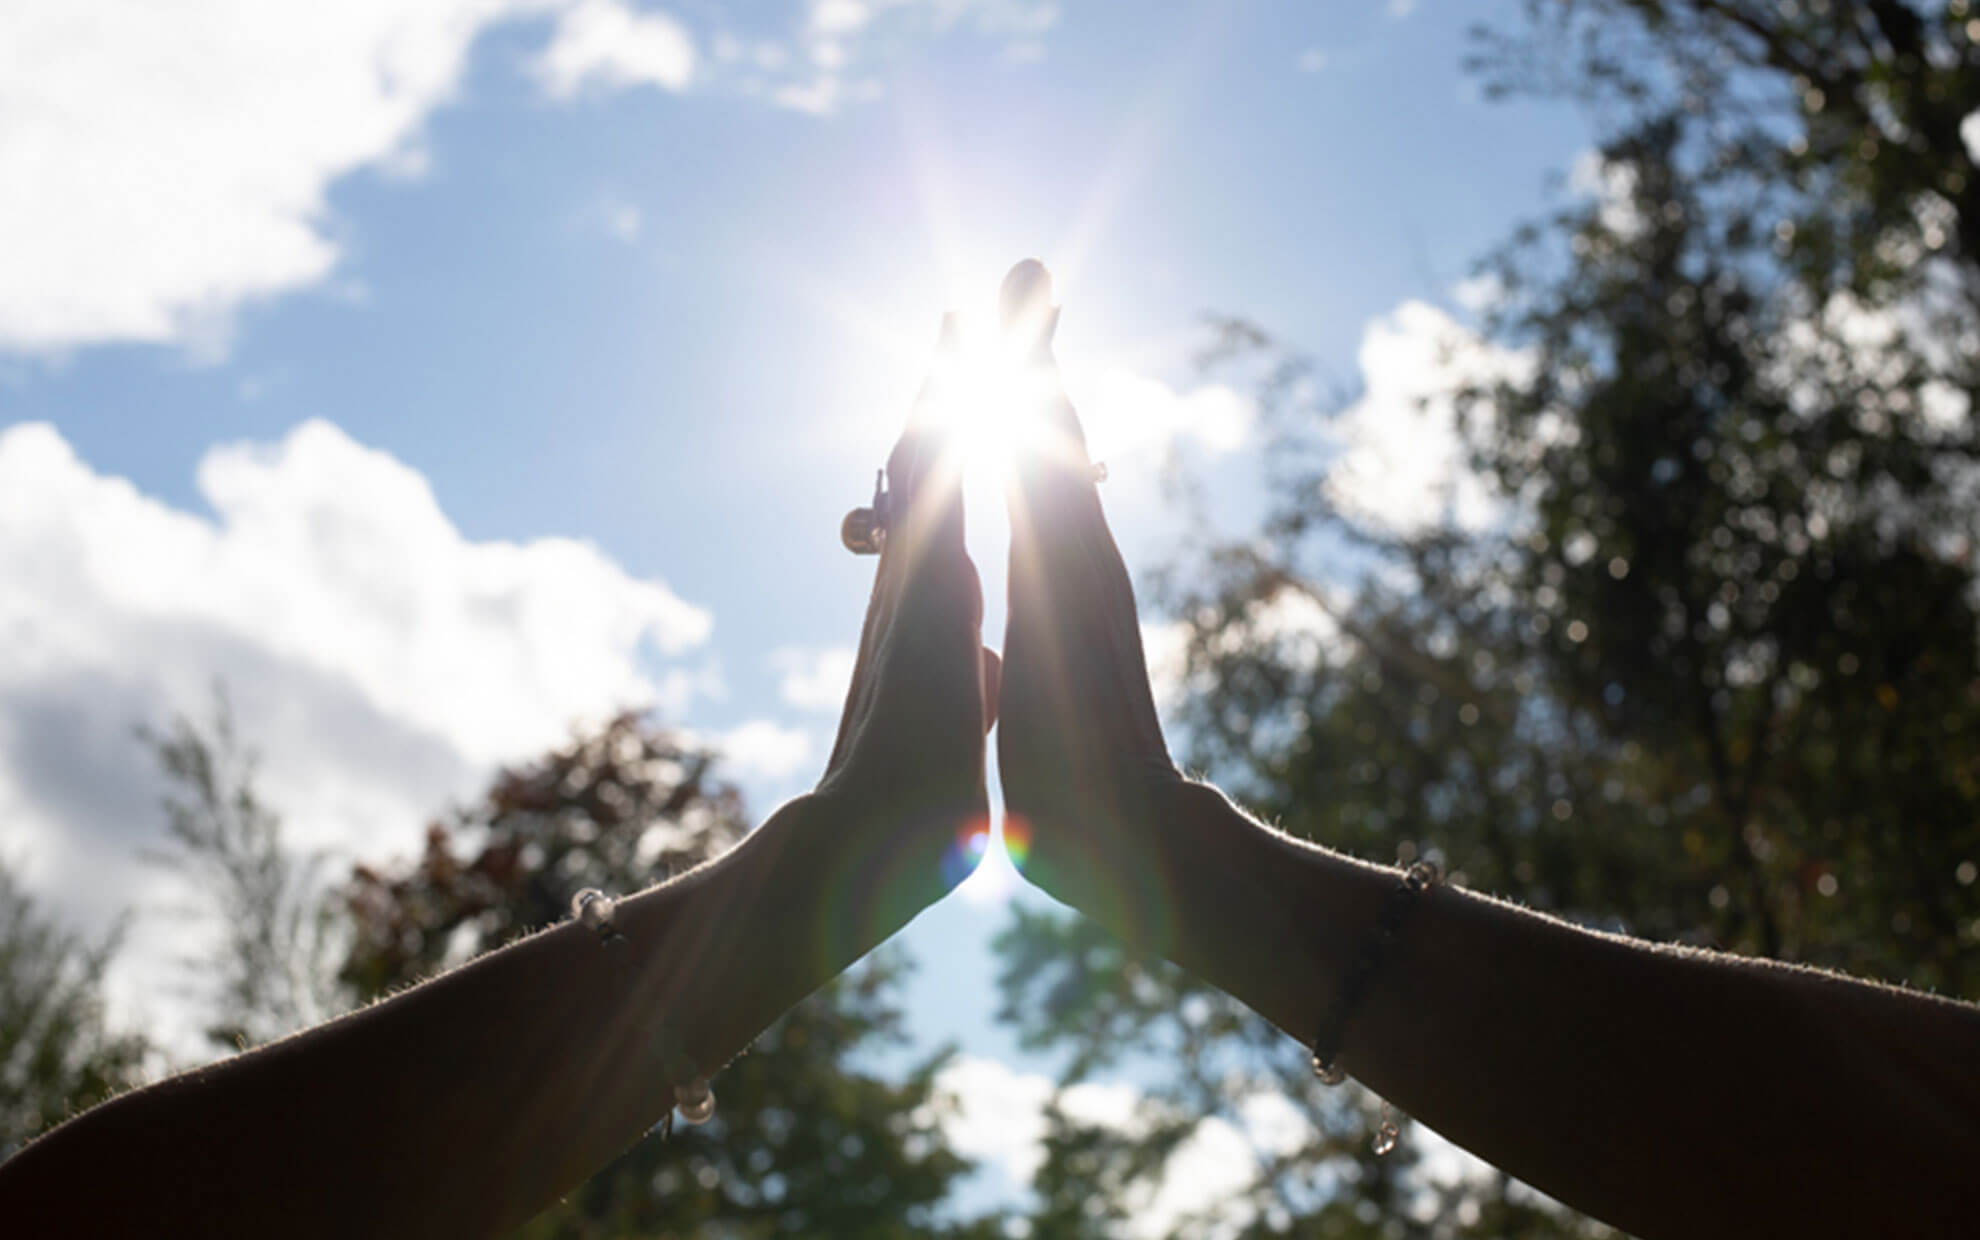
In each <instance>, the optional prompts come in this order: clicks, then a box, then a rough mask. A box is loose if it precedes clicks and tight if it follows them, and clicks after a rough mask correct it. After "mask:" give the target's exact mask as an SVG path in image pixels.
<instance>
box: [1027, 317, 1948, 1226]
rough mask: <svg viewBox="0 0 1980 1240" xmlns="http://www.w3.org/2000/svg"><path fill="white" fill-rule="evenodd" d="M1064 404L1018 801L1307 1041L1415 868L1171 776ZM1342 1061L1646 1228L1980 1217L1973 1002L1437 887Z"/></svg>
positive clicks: (1082, 896)
mask: <svg viewBox="0 0 1980 1240" xmlns="http://www.w3.org/2000/svg"><path fill="white" fill-rule="evenodd" d="M1047 331H1048V333H1049V326H1048V328H1047ZM1039 355H1040V365H1041V367H1042V368H1043V369H1044V370H1045V372H1046V374H1047V375H1048V376H1049V375H1050V372H1051V368H1052V363H1051V360H1050V354H1049V348H1043V347H1041V349H1040V352H1039ZM1041 416H1042V417H1043V418H1044V419H1045V421H1046V422H1047V423H1048V424H1049V426H1050V427H1051V429H1052V431H1053V432H1055V433H1053V434H1050V435H1048V436H1047V437H1046V439H1045V444H1046V446H1045V447H1043V448H1041V449H1037V450H1034V451H1033V453H1032V454H1031V455H1030V456H1029V458H1028V459H1027V460H1026V461H1025V462H1024V463H1023V464H1022V467H1021V468H1020V470H1019V473H1018V485H1017V487H1016V488H1015V489H1014V490H1013V492H1012V498H1011V564H1010V594H1011V597H1010V618H1009V625H1008V629H1007V632H1006V636H1005V646H1004V654H1005V660H1006V663H1005V673H1004V690H1003V721H1004V722H1003V727H1002V728H1001V729H1000V730H999V741H998V746H999V755H1000V758H1001V766H1002V774H1003V781H1004V793H1005V803H1006V806H1007V809H1008V812H1010V813H1012V814H1014V815H1021V816H1023V817H1025V818H1027V819H1029V820H1030V822H1031V824H1032V827H1033V835H1032V847H1031V856H1030V860H1029V864H1028V866H1027V868H1026V870H1025V874H1026V877H1027V878H1029V879H1030V880H1031V881H1033V882H1035V883H1037V884H1038V885H1039V886H1041V887H1043V888H1044V889H1045V890H1046V891H1048V892H1050V893H1051V894H1053V895H1054V896H1056V897H1058V898H1059V899H1060V900H1062V901H1064V902H1066V903H1067V904H1070V905H1072V906H1073V907H1075V908H1078V909H1080V910H1081V911H1083V912H1085V913H1087V914H1088V915H1089V916H1091V917H1093V918H1094V919H1095V920H1097V921H1099V922H1100V923H1101V924H1102V925H1104V926H1106V927H1107V928H1109V929H1110V930H1112V931H1114V932H1115V933H1116V934H1119V935H1120V936H1122V937H1123V938H1125V939H1127V940H1128V941H1129V942H1131V943H1134V944H1136V945H1138V946H1141V947H1144V948H1148V949H1150V950H1154V951H1157V952H1159V953H1161V954H1163V955H1165V956H1167V957H1168V958H1170V959H1172V960H1174V961H1176V962H1177V963H1179V964H1181V965H1183V966H1184V967H1187V968H1189V969H1192V970H1194V971H1196V972H1198V973H1199V974H1201V975H1202V976H1204V977H1206V978H1208V979H1209V980H1210V981H1212V982H1214V983H1216V984H1217V985H1219V986H1221V987H1222V988H1224V989H1225V990H1227V991H1229V992H1230V993H1231V994H1233V995H1235V996H1237V997H1238V998H1239V999H1241V1000H1243V1001H1244V1002H1246V1003H1248V1004H1250V1005H1251V1006H1252V1007H1253V1008H1255V1009H1256V1010H1258V1011H1259V1012H1260V1013H1262V1014H1263V1015H1264V1016H1266V1017H1267V1018H1268V1019H1270V1020H1272V1021H1273V1022H1274V1023H1276V1024H1277V1025H1278V1026H1279V1027H1280V1028H1282V1029H1284V1030H1286V1031H1287V1032H1288V1033H1290V1034H1292V1035H1293V1036H1295V1037H1297V1038H1299V1039H1300V1040H1301V1041H1302V1042H1305V1041H1308V1040H1309V1039H1311V1038H1312V1037H1313V1036H1314V1035H1315V1033H1316V1032H1317V1031H1318V1030H1319V1028H1320V1025H1321V1022H1322V1021H1323V1020H1324V1019H1326V1018H1327V1014H1328V1012H1329V1011H1330V1009H1331V1006H1332V1005H1333V1004H1334V1003H1335V1001H1336V999H1337V996H1338V995H1339V992H1340V989H1341V977H1342V973H1343V971H1344V967H1345V965H1346V963H1347V962H1348V961H1349V960H1351V959H1352V958H1353V956H1354V954H1355V953H1356V952H1357V951H1358V949H1359V947H1360V945H1361V943H1362V940H1363V938H1364V936H1366V935H1367V934H1368V933H1369V932H1370V930H1371V928H1372V927H1374V926H1375V925H1376V922H1377V920H1378V917H1379V909H1380V906H1381V904H1382V902H1383V900H1384V897H1385V895H1386V893H1387V892H1388V891H1389V890H1390V889H1391V888H1392V887H1393V886H1394V885H1395V884H1396V882H1397V881H1398V875H1397V874H1396V872H1395V871H1392V870H1385V869H1380V868H1377V867H1373V866H1368V865H1364V864H1362V863H1360V862H1357V861H1353V860H1350V859H1348V858H1345V857H1342V856H1340V855H1338V854H1334V853H1330V852H1327V851H1325V850H1324V849H1320V848H1316V847H1313V846H1310V845H1307V844H1303V843H1300V842H1298V841H1295V840H1292V839H1290V838H1288V837H1286V836H1284V835H1282V834H1280V833H1279V832H1276V831H1273V830H1271V829H1270V828H1267V827H1264V826H1261V825H1260V824H1258V823H1256V822H1255V821H1253V820H1251V819H1250V818H1248V817H1247V816H1246V815H1244V814H1242V813H1241V812H1239V811H1238V810H1237V809H1236V808H1235V807H1233V806H1232V805H1231V803H1230V802H1229V801H1227V800H1226V799H1225V798H1224V797H1223V795H1222V794H1221V793H1219V792H1217V791H1216V790H1215V789H1212V788H1208V787H1206V786H1204V785H1201V784H1195V783H1190V782H1188V781H1186V780H1184V778H1183V777H1182V775H1181V774H1180V773H1178V772H1177V770H1176V768H1175V765H1174V763H1173V762H1172V761H1171V760H1170V758H1169V754H1168V750H1167V747H1166V744H1165V742H1164V740H1163V738H1162V733H1161V726H1160V723H1159V721H1158V719H1157V717H1156V712H1155V707H1154V702H1153V699H1152V696H1151V694H1150V692H1149V687H1148V680H1147V671H1146V664H1145V662H1144V659H1143V654H1142V649H1141V640H1140V632H1139V626H1138V622H1137V617H1136V612H1135V605H1134V594H1133V590H1132V587H1131V586H1130V583H1129V580H1128V574H1127V570H1126V567H1125V566H1124V565H1123V563H1122V561H1121V557H1120V553H1119V551H1118V550H1117V549H1116V547H1115V545H1114V540H1113V537H1112V534H1111V533H1110V532H1109V530H1108V528H1107V522H1106V518H1105V516H1104V514H1103V513H1102V512H1101V507H1100V501H1099V497H1098V494H1097V492H1096V490H1095V488H1094V484H1093V481H1092V477H1091V472H1090V467H1089V465H1088V463H1087V457H1086V451H1085V444H1084V440H1083V437H1082V435H1081V431H1080V428H1079V423H1078V419H1077V418H1076V417H1075V415H1074V413H1073V410H1072V407H1071V405H1070V403H1068V402H1067V401H1066V400H1065V398H1064V397H1063V395H1062V394H1061V395H1057V396H1055V397H1054V398H1053V399H1052V400H1051V401H1050V402H1048V405H1047V407H1046V408H1045V409H1044V410H1043V412H1042V414H1041ZM1341 1063H1342V1066H1344V1067H1345V1068H1346V1069H1347V1070H1348V1071H1349V1072H1351V1073H1352V1074H1353V1075H1355V1076H1356V1077H1358V1078H1359V1079H1360V1080H1362V1081H1364V1082H1365V1083H1366V1084H1368V1085H1369V1086H1370V1087H1371V1088H1373V1089H1375V1090H1376V1091H1377V1092H1379V1093H1381V1094H1383V1095H1384V1096H1386V1097H1389V1098H1391V1099H1393V1100H1394V1101H1395V1102H1396V1103H1397V1104H1398V1105H1399V1106H1401V1107H1403V1108H1404V1109H1405V1110H1406V1111H1408V1112H1410V1113H1412V1114H1414V1115H1416V1116H1418V1117H1420V1118H1421V1119H1422V1120H1423V1121H1424V1122H1426V1123H1428V1124H1430V1125H1431V1126H1432V1127H1434V1128H1436V1129H1438V1130H1439V1131H1441V1132H1443V1133H1444V1134H1446V1135H1447V1136H1449V1137H1450V1138H1451V1139H1453V1140H1455V1141H1457V1142H1458V1143H1460V1144H1462V1145H1464V1146H1465V1147H1466V1148H1468V1149H1470V1150H1472V1151H1473V1152H1475V1153H1477V1154H1479V1155H1480V1156H1482V1157H1484V1158H1486V1159H1489V1160H1490V1161H1492V1162H1494V1163H1496V1164H1498V1165H1499V1166H1501V1167H1503V1168H1505V1169H1506V1170H1508V1171H1510V1172H1512V1173H1513V1174H1515V1175H1518V1176H1520V1177H1521V1178H1523V1179H1525V1180H1527V1181H1529V1182H1530V1183H1532V1184H1534V1185H1536V1186H1538V1187H1539V1188H1541V1189H1543V1190H1545V1191H1547V1192H1549V1193H1551V1194H1553V1195H1554V1196H1556V1197H1558V1198H1560V1199H1561V1200H1563V1201H1565V1202H1567V1203H1568V1204H1570V1205H1572V1206H1575V1207H1577V1208H1579V1209H1581V1210H1584V1211H1587V1212H1588V1213H1591V1214H1594V1215H1596V1216H1598V1217H1601V1218H1604V1219H1607V1220H1609V1221H1611V1222H1613V1223H1616V1224H1618V1225H1620V1226H1623V1227H1626V1228H1629V1229H1631V1230H1633V1231H1637V1232H1640V1233H1643V1234H1646V1235H1651V1236H1687V1237H1688V1236H1700V1235H1728V1236H1753V1235H1777V1234H1789V1233H1792V1234H1812V1235H1848V1236H1861V1235H1896V1234H1902V1235H1924V1234H1955V1233H1963V1234H1971V1231H1972V1228H1973V1226H1974V1220H1975V1219H1977V1218H1980V1177H1976V1176H1975V1175H1974V1174H1973V1171H1972V1169H1973V1168H1974V1167H1976V1166H1980V1009H1975V1008H1973V1007H1970V1006H1966V1005H1963V1004H1957V1003H1951V1002H1946V1001H1942V1000H1937V999H1933V998H1929V997H1926V996H1921V995H1915V994H1910V993H1906V992H1903V991H1898V990H1893V989H1890V988H1887V987H1882V986H1876V985H1871V984H1868V983H1863V982H1858V981H1854V980H1851V979H1848V978H1844V977H1838V976H1834V975H1830V974H1824V973H1818V972H1815V971H1812V970H1807V969H1798V968H1790V967H1785V966H1780V965H1774V964H1769V963H1766V962H1759V961H1751V960H1741V959H1737V958H1733V957H1728V956H1722V955H1714V954H1709V953H1703V952H1687V951H1678V950H1673V949H1666V948H1659V947H1654V946H1651V945H1648V944H1645V943H1641V942H1635V941H1632V940H1628V939H1624V938H1619V937H1616V936H1612V935H1603V934H1595V933H1590V932H1588V931H1584V930H1580V929H1577V928H1575V927H1572V926H1569V925H1567V924H1565V923H1563V922H1560V921H1556V920H1554V919H1551V918H1547V917H1542V916H1538V915H1535V914H1533V913H1530V912H1527V911H1525V910H1522V909H1520V908H1517V907H1515V906H1513V905H1510V904H1506V903H1503V902H1500V901H1495V900H1491V899H1486V898H1483V897H1480V896H1476V895H1472V894H1469V893H1467V892H1463V891H1457V890H1452V889H1450V888H1435V889H1433V890H1431V891H1430V892H1429V893H1428V894H1427V895H1426V896H1425V897H1423V898H1422V899H1421V900H1420V901H1419V903H1418V905H1417V907H1415V908H1414V909H1413V911H1412V912H1411V913H1410V915H1409V917H1408V920H1407V922H1406V924H1405V927H1404V931H1403V934H1402V936H1401V938H1400V939H1399V940H1398V942H1397V943H1396V944H1395V947H1394V949H1393V951H1392V952H1391V953H1390V955H1389V956H1388V958H1387V960H1386V963H1385V964H1384V965H1383V966H1382V967H1381V969H1380V972H1379V973H1378V975H1377V980H1376V983H1375V986H1374V989H1373V990H1372V991H1371V993H1370V995H1369V998H1368V1000H1367V1001H1366V1003H1365V1004H1364V1005H1363V1007H1362V1008H1361V1009H1360V1010H1359V1011H1358V1012H1357V1013H1355V1014H1354V1016H1353V1018H1352V1019H1351V1021H1350V1022H1349V1024H1348V1027H1347V1029H1346V1036H1345V1043H1344V1048H1343V1051H1342V1055H1341Z"/></svg>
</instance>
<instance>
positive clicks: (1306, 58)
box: [1297, 47, 1327, 73]
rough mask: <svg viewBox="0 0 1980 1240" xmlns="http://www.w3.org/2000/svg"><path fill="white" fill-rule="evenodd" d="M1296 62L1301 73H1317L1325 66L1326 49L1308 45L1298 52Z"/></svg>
mask: <svg viewBox="0 0 1980 1240" xmlns="http://www.w3.org/2000/svg"><path fill="white" fill-rule="evenodd" d="M1297 63H1298V65H1299V71H1300V72H1301V73H1318V72H1320V70H1322V69H1324V68H1326V67H1327V52H1326V49H1325V48H1319V47H1309V48H1307V49H1306V50H1305V51H1303V52H1301V53H1300V54H1299V60H1298V62H1297Z"/></svg>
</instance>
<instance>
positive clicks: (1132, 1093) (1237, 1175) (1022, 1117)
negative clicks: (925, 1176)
mask: <svg viewBox="0 0 1980 1240" xmlns="http://www.w3.org/2000/svg"><path fill="white" fill-rule="evenodd" d="M937 1088H938V1089H940V1090H941V1091H942V1092H943V1093H944V1094H946V1095H947V1096H948V1098H949V1099H950V1100H951V1101H952V1103H953V1109H952V1111H951V1113H950V1115H949V1117H948V1119H947V1121H946V1125H945V1127H946V1132H947V1135H948V1137H949V1140H950V1141H951V1142H952V1143H953V1144H954V1145H955V1147H956V1149H957V1150H958V1151H960V1152H961V1153H963V1154H965V1155H967V1156H969V1157H971V1158H975V1159H978V1160H981V1161H983V1162H985V1163H988V1164H991V1165H994V1166H996V1167H999V1168H1001V1169H1002V1170H1003V1172H1004V1173H1005V1174H1006V1175H1007V1176H1008V1177H1009V1179H1010V1182H1011V1184H1012V1185H1013V1186H1023V1185H1026V1184H1028V1183H1030V1181H1031V1177H1032V1175H1033V1173H1035V1172H1036V1171H1037V1170H1038V1167H1039V1165H1040V1164H1041V1163H1042V1162H1043V1161H1044V1157H1045V1150H1044V1140H1045V1135H1046V1120H1045V1108H1046V1106H1047V1105H1048V1104H1049V1103H1050V1102H1051V1101H1052V1100H1053V1097H1054V1090H1055V1086H1054V1085H1053V1082H1052V1081H1051V1080H1050V1079H1049V1078H1047V1077H1045V1076H1041V1075H1038V1074H1036V1073H1028V1072H1019V1071H1016V1070H1014V1069H1011V1068H1008V1067H1005V1066H1004V1065H1002V1064H1000V1063H996V1062H994V1061H991V1060H986V1059H978V1058H974V1057H971V1056H961V1057H959V1058H957V1059H956V1060H954V1061H953V1062H951V1063H950V1064H949V1065H948V1066H947V1067H945V1068H944V1069H943V1070H942V1072H941V1074H940V1075H939V1076H938V1078H937ZM1057 1099H1058V1106H1059V1109H1060V1110H1061V1111H1062V1112H1063V1113H1065V1114H1066V1115H1067V1116H1068V1117H1069V1118H1071V1119H1073V1120H1075V1121H1077V1122H1080V1123H1084V1124H1092V1125H1096V1126H1100V1127H1105V1128H1111V1129H1114V1130H1117V1131H1127V1132H1133V1131H1136V1130H1138V1129H1140V1128H1142V1127H1144V1126H1145V1125H1146V1124H1147V1113H1146V1112H1145V1111H1144V1106H1145V1105H1146V1102H1145V1099H1144V1097H1143V1095H1142V1094H1141V1093H1140V1091H1138V1090H1136V1089H1134V1088H1133V1087H1132V1086H1129V1085H1125V1084H1120V1083H1117V1082H1085V1083H1081V1084H1078V1085H1074V1086H1072V1087H1071V1088H1069V1089H1066V1090H1065V1091H1063V1092H1061V1093H1059V1094H1058V1095H1057ZM1313 1135H1314V1128H1313V1123H1312V1121H1311V1120H1310V1119H1308V1118H1307V1116H1306V1115H1305V1114H1304V1113H1303V1112H1301V1111H1300V1109H1299V1108H1298V1107H1297V1106H1296V1105H1294V1104H1293V1103H1292V1102H1291V1101H1289V1100H1287V1099H1286V1098H1284V1097H1282V1096H1280V1095H1277V1094H1256V1095H1253V1096H1251V1097H1248V1098H1246V1099H1244V1100H1243V1102H1242V1103H1241V1104H1240V1105H1239V1106H1238V1107H1237V1115H1236V1118H1235V1121H1233V1120H1232V1119H1227V1118H1225V1117H1223V1116H1211V1117H1209V1118H1208V1119H1205V1120H1203V1121H1202V1122H1201V1123H1199V1124H1197V1126H1196V1128H1195V1130H1194V1131H1193V1132H1191V1134H1190V1135H1189V1137H1188V1138H1186V1139H1185V1140H1184V1141H1183V1142H1182V1143H1181V1144H1180V1145H1178V1146H1177V1147H1176V1148H1175V1149H1174V1150H1173V1151H1171V1152H1170V1154H1169V1156H1168V1160H1167V1161H1166V1162H1165V1163H1164V1164H1163V1166H1162V1168H1161V1171H1160V1174H1158V1175H1154V1176H1150V1177H1147V1178H1145V1179H1144V1180H1143V1181H1141V1183H1140V1184H1139V1185H1138V1186H1137V1189H1138V1191H1136V1192H1134V1193H1131V1194H1130V1199H1129V1201H1128V1205H1129V1222H1128V1225H1127V1227H1126V1230H1125V1234H1126V1235H1128V1236H1131V1237H1143V1236H1146V1237H1158V1236H1171V1235H1201V1236H1229V1235H1236V1234H1238V1233H1239V1232H1241V1231H1242V1230H1243V1229H1244V1228H1245V1227H1246V1226H1248V1225H1250V1224H1251V1223H1252V1222H1254V1221H1256V1220H1255V1218H1254V1212H1253V1210H1252V1207H1251V1206H1250V1204H1249V1203H1248V1202H1242V1201H1238V1200H1237V1198H1238V1196H1239V1194H1241V1193H1243V1192H1244V1190H1246V1189H1248V1188H1250V1187H1251V1186H1252V1185H1253V1184H1254V1183H1255V1182H1256V1180H1257V1177H1258V1173H1259V1168H1260V1166H1261V1165H1262V1164H1263V1163H1264V1161H1266V1160H1268V1159H1270V1158H1272V1157H1274V1156H1283V1155H1285V1154H1289V1153H1291V1152H1292V1151H1294V1150H1297V1149H1299V1148H1301V1147H1302V1146H1304V1145H1305V1144H1306V1143H1307V1142H1308V1141H1309V1140H1311V1139H1312V1137H1313Z"/></svg>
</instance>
